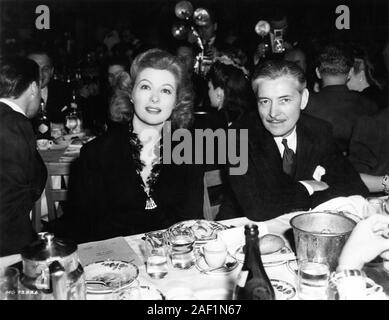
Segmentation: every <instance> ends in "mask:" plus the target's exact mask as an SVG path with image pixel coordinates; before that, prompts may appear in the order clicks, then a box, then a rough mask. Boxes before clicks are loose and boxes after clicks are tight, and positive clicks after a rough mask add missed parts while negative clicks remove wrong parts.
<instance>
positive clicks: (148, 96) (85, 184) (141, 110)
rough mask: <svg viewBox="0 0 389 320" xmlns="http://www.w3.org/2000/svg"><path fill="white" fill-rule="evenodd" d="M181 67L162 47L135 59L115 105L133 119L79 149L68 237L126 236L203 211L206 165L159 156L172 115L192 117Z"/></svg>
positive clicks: (176, 120) (177, 120) (177, 121)
mask: <svg viewBox="0 0 389 320" xmlns="http://www.w3.org/2000/svg"><path fill="white" fill-rule="evenodd" d="M184 70H185V69H184V66H183V65H182V64H181V62H180V61H179V60H178V59H177V58H176V57H175V56H173V55H171V54H169V53H167V52H165V51H162V50H159V49H151V50H148V51H146V52H144V53H142V54H140V55H138V56H137V57H136V58H135V60H134V62H133V64H132V66H131V70H130V75H129V76H127V77H124V79H123V81H122V83H121V87H120V91H119V92H116V97H115V96H114V98H113V100H112V104H111V107H112V106H114V105H117V106H119V107H120V108H123V106H124V108H123V111H124V113H125V114H124V117H123V118H122V119H126V118H127V119H129V120H130V121H129V122H128V126H127V127H126V126H123V127H119V128H118V129H117V130H111V131H110V132H108V133H107V134H105V135H103V136H101V137H99V138H96V139H95V140H93V141H91V142H90V143H88V144H87V145H85V146H84V147H83V148H82V150H81V155H80V159H79V164H78V169H77V170H76V172H75V173H76V178H75V181H74V183H73V184H72V185H71V186H70V187H69V189H70V190H69V192H70V195H69V196H70V199H69V200H70V203H71V206H72V208H70V210H69V212H67V217H66V219H65V221H66V222H65V223H66V227H67V232H65V233H66V236H67V237H71V238H73V239H74V240H76V241H78V242H81V241H91V240H98V239H105V238H110V237H115V236H126V235H130V234H136V233H142V232H147V231H150V230H156V229H162V228H166V227H169V226H170V225H172V224H173V223H176V222H178V221H181V220H185V219H193V218H201V217H202V205H203V193H202V190H203V185H202V172H200V170H198V168H197V167H195V166H191V165H175V164H174V163H172V164H164V163H163V159H162V155H163V151H162V140H161V134H162V128H163V126H164V124H165V123H166V122H167V121H168V120H170V121H171V125H172V128H173V129H174V128H186V127H188V126H189V125H190V123H191V121H192V116H193V115H192V104H193V102H192V95H191V86H190V82H189V81H188V80H187V78H186V75H185V72H184ZM123 92H127V94H128V96H129V98H130V102H131V108H132V110H130V111H129V110H127V109H126V107H125V105H126V103H125V102H124V104H123V101H119V100H122V98H123V97H122V95H123ZM112 114H115V112H113V110H112V109H111V115H112ZM153 150H154V152H153ZM157 150H159V152H156V151H157Z"/></svg>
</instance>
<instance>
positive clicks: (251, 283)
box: [233, 224, 275, 300]
mask: <svg viewBox="0 0 389 320" xmlns="http://www.w3.org/2000/svg"><path fill="white" fill-rule="evenodd" d="M244 234H245V236H246V245H245V258H244V263H243V267H242V270H241V272H240V273H239V275H238V279H237V281H236V286H235V290H234V294H233V299H234V300H274V299H275V294H274V289H273V286H272V284H271V282H270V280H269V278H268V276H267V274H266V271H265V268H264V267H263V264H262V259H261V253H260V251H259V237H258V234H259V232H258V226H257V225H256V224H250V225H246V226H245V231H244Z"/></svg>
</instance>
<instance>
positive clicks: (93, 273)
mask: <svg viewBox="0 0 389 320" xmlns="http://www.w3.org/2000/svg"><path fill="white" fill-rule="evenodd" d="M84 272H85V279H86V290H87V292H89V293H102V294H105V293H110V292H112V289H113V288H115V287H117V286H119V285H120V287H121V288H124V287H127V286H130V285H131V283H132V282H133V281H134V280H135V279H136V278H137V277H138V274H139V269H138V267H137V266H136V265H135V264H133V263H131V262H126V261H120V260H105V261H99V262H94V263H91V264H89V265H87V266H86V267H85V268H84Z"/></svg>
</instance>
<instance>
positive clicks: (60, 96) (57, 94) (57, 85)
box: [46, 80, 72, 123]
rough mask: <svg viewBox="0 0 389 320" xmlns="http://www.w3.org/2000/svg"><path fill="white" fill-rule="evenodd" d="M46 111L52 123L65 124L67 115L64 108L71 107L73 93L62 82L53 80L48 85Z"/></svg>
mask: <svg viewBox="0 0 389 320" xmlns="http://www.w3.org/2000/svg"><path fill="white" fill-rule="evenodd" d="M47 92H48V95H47V101H46V111H47V117H48V118H49V120H50V122H54V123H65V114H66V112H62V111H61V110H62V109H63V107H65V106H67V107H68V108H69V107H70V101H71V98H72V97H71V92H70V90H69V89H68V88H67V87H66V86H65V85H64V84H62V83H61V82H59V81H54V80H51V81H50V82H49V84H48V85H47Z"/></svg>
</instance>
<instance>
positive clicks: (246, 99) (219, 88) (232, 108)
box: [207, 59, 255, 127]
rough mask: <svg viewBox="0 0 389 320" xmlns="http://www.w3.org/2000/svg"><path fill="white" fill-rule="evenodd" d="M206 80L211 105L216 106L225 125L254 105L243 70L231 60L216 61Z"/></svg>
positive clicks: (228, 124)
mask: <svg viewBox="0 0 389 320" xmlns="http://www.w3.org/2000/svg"><path fill="white" fill-rule="evenodd" d="M207 80H208V89H209V90H208V96H209V100H210V103H211V106H212V107H214V108H217V110H218V114H219V115H220V117H221V118H222V119H223V120H224V123H225V127H227V126H230V125H231V124H232V123H233V122H234V121H237V120H239V118H240V117H241V116H242V115H243V114H244V113H245V112H247V111H249V110H250V109H251V108H253V106H255V98H254V94H253V92H252V90H251V86H250V83H249V81H248V78H247V76H246V75H245V73H244V70H242V68H241V67H239V66H237V65H236V64H234V63H233V62H232V61H231V60H228V59H227V60H226V59H224V60H218V61H216V62H215V63H214V64H213V65H212V67H211V69H210V70H209V72H208V74H207Z"/></svg>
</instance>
